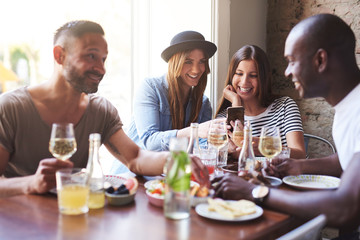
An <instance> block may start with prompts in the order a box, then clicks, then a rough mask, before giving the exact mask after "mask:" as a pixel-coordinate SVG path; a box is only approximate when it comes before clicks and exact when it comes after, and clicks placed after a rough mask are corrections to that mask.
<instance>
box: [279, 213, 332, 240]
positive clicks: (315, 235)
mask: <svg viewBox="0 0 360 240" xmlns="http://www.w3.org/2000/svg"><path fill="white" fill-rule="evenodd" d="M325 224H326V216H325V215H324V214H321V215H319V216H317V217H315V218H313V219H311V220H310V221H308V222H306V223H304V224H303V225H301V226H300V227H298V228H296V229H294V230H292V231H290V232H288V233H286V234H285V235H282V236H281V237H280V238H278V239H277V240H318V239H320V233H321V229H322V228H323V227H324V226H325Z"/></svg>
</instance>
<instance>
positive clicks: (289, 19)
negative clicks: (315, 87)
mask: <svg viewBox="0 0 360 240" xmlns="http://www.w3.org/2000/svg"><path fill="white" fill-rule="evenodd" d="M318 13H332V14H336V15H337V16H339V17H341V18H342V19H343V20H344V21H345V22H347V23H348V24H349V25H350V27H351V28H352V30H353V31H354V32H355V36H356V39H357V45H356V46H357V47H356V55H357V62H358V65H359V66H360V0H332V1H331V0H268V12H267V40H266V45H267V53H268V56H269V59H270V63H271V65H272V69H273V79H274V84H273V90H274V92H275V93H279V94H283V95H288V96H291V97H292V98H293V99H294V100H296V102H297V103H298V105H299V108H300V112H301V116H302V120H303V126H304V131H305V132H306V133H311V134H314V135H318V136H321V137H323V138H326V139H328V140H330V141H331V142H333V140H332V136H331V126H332V121H333V116H334V111H333V110H332V108H331V106H330V105H329V104H328V103H327V102H326V101H325V100H323V99H321V98H315V99H300V98H299V96H298V94H297V91H296V90H295V89H294V86H293V83H292V82H291V81H290V80H288V79H286V78H285V77H284V71H285V69H286V61H285V59H284V57H283V53H284V45H285V40H286V37H287V35H288V33H289V31H290V30H291V28H292V27H293V26H294V25H295V24H296V23H298V22H299V21H300V20H302V19H304V18H306V17H309V16H312V15H314V14H318ZM311 151H312V152H313V153H312V154H313V155H314V156H315V155H324V153H325V155H326V154H328V151H327V150H326V149H325V146H324V145H323V144H320V145H316V146H315V147H313V148H312V149H311Z"/></svg>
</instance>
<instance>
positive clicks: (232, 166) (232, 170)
mask: <svg viewBox="0 0 360 240" xmlns="http://www.w3.org/2000/svg"><path fill="white" fill-rule="evenodd" d="M221 168H222V170H223V171H224V172H228V173H233V174H237V173H238V164H237V163H234V164H229V165H225V166H222V167H221Z"/></svg>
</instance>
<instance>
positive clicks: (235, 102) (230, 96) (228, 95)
mask: <svg viewBox="0 0 360 240" xmlns="http://www.w3.org/2000/svg"><path fill="white" fill-rule="evenodd" d="M223 95H224V98H225V99H226V100H228V101H229V102H231V104H232V106H233V107H236V106H242V101H241V98H240V96H239V95H238V94H237V93H236V91H235V89H234V88H233V86H231V85H227V86H226V87H225V88H224V90H223Z"/></svg>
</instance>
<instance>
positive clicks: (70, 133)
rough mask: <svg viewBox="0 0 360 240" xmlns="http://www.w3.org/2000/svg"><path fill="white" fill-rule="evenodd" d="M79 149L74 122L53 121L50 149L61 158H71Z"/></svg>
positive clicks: (56, 156) (55, 155)
mask: <svg viewBox="0 0 360 240" xmlns="http://www.w3.org/2000/svg"><path fill="white" fill-rule="evenodd" d="M76 150H77V146H76V140H75V134H74V126H73V124H72V123H53V125H52V129H51V136H50V142H49V151H50V152H51V154H52V155H53V156H54V157H55V158H57V159H60V160H63V161H65V160H66V159H69V158H70V157H71V156H72V155H73V154H74V153H75V152H76Z"/></svg>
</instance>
